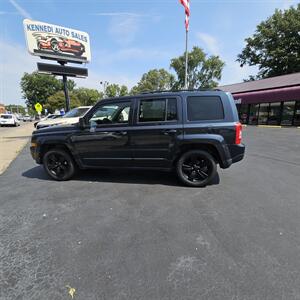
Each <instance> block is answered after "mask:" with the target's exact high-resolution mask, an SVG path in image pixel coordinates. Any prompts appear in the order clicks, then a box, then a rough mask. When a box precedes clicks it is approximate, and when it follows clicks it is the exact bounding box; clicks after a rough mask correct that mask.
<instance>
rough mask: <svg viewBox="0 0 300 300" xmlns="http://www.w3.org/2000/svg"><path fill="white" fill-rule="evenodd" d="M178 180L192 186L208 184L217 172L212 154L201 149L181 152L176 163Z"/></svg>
mask: <svg viewBox="0 0 300 300" xmlns="http://www.w3.org/2000/svg"><path fill="white" fill-rule="evenodd" d="M176 171H177V176H178V178H179V179H180V181H181V182H182V183H183V184H185V185H187V186H193V187H203V186H206V185H208V184H209V183H210V182H211V180H212V179H213V178H214V177H215V175H216V173H217V165H216V162H215V160H214V158H213V157H212V155H211V154H210V153H208V152H206V151H203V150H191V151H187V152H185V153H183V154H182V155H181V157H180V158H179V160H178V161H177V165H176Z"/></svg>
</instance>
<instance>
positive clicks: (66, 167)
mask: <svg viewBox="0 0 300 300" xmlns="http://www.w3.org/2000/svg"><path fill="white" fill-rule="evenodd" d="M43 165H44V169H45V171H46V172H47V174H48V175H49V176H50V177H51V178H53V179H54V180H57V181H64V180H69V179H70V178H71V177H72V176H73V175H74V174H75V163H74V161H73V159H72V157H71V156H70V155H69V154H68V153H67V152H66V151H64V150H61V149H52V150H49V151H48V152H47V153H46V154H45V155H44V157H43Z"/></svg>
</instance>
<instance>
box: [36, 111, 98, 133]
mask: <svg viewBox="0 0 300 300" xmlns="http://www.w3.org/2000/svg"><path fill="white" fill-rule="evenodd" d="M91 107H92V106H79V107H76V108H73V109H71V110H70V111H69V112H67V113H66V114H65V115H64V116H62V117H61V118H56V119H52V120H51V119H50V120H45V121H41V122H39V123H38V124H37V125H36V129H41V128H45V127H49V126H54V125H73V124H76V123H78V122H79V118H80V117H82V116H84V115H85V114H86V112H87V111H88V110H89V109H90V108H91Z"/></svg>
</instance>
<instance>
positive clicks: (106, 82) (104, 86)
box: [100, 81, 109, 95]
mask: <svg viewBox="0 0 300 300" xmlns="http://www.w3.org/2000/svg"><path fill="white" fill-rule="evenodd" d="M108 84H109V82H108V81H100V85H101V86H102V87H103V95H105V92H106V88H107V86H108Z"/></svg>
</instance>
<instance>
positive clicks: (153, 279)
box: [0, 127, 300, 300]
mask: <svg viewBox="0 0 300 300" xmlns="http://www.w3.org/2000/svg"><path fill="white" fill-rule="evenodd" d="M244 142H245V143H246V144H247V154H246V158H245V160H244V161H242V162H240V163H238V164H236V165H234V166H232V167H231V168H230V169H228V170H219V176H218V177H216V179H215V181H214V184H213V185H211V186H208V187H206V188H187V187H183V186H180V185H179V184H178V182H177V180H176V178H175V177H174V176H173V175H172V174H168V173H155V172H142V171H139V172H133V171H130V172H126V171H122V172H117V171H98V172H96V171H92V172H83V173H82V174H81V175H80V176H77V178H75V179H74V180H71V181H68V182H54V181H51V180H49V179H48V178H47V176H46V175H45V173H44V171H43V169H42V168H41V167H40V166H37V165H36V164H35V163H34V162H33V160H32V159H31V157H30V155H29V151H28V147H26V148H25V149H24V150H23V151H22V152H21V154H20V155H19V156H18V157H17V159H16V160H15V161H14V162H13V163H12V164H11V165H10V167H9V168H8V169H7V170H6V172H5V173H4V174H3V175H1V176H0V195H1V196H0V299H1V300H2V299H3V300H4V299H5V300H7V299H14V300H15V299H39V300H41V299H71V295H69V294H68V291H69V290H70V287H72V288H74V289H75V290H76V292H75V294H74V299H85V300H88V299H131V300H132V299H172V300H174V299H222V300H224V299H231V300H233V299H235V300H238V299H244V300H246V299H247V300H248V299H251V300H252V299H253V300H254V299H270V300H271V299H272V300H274V299H300V218H299V214H300V150H299V149H300V129H296V128H290V129H279V128H278V129H275V128H274V129H273V128H268V129H267V128H257V127H248V128H247V129H246V130H245V131H244Z"/></svg>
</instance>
